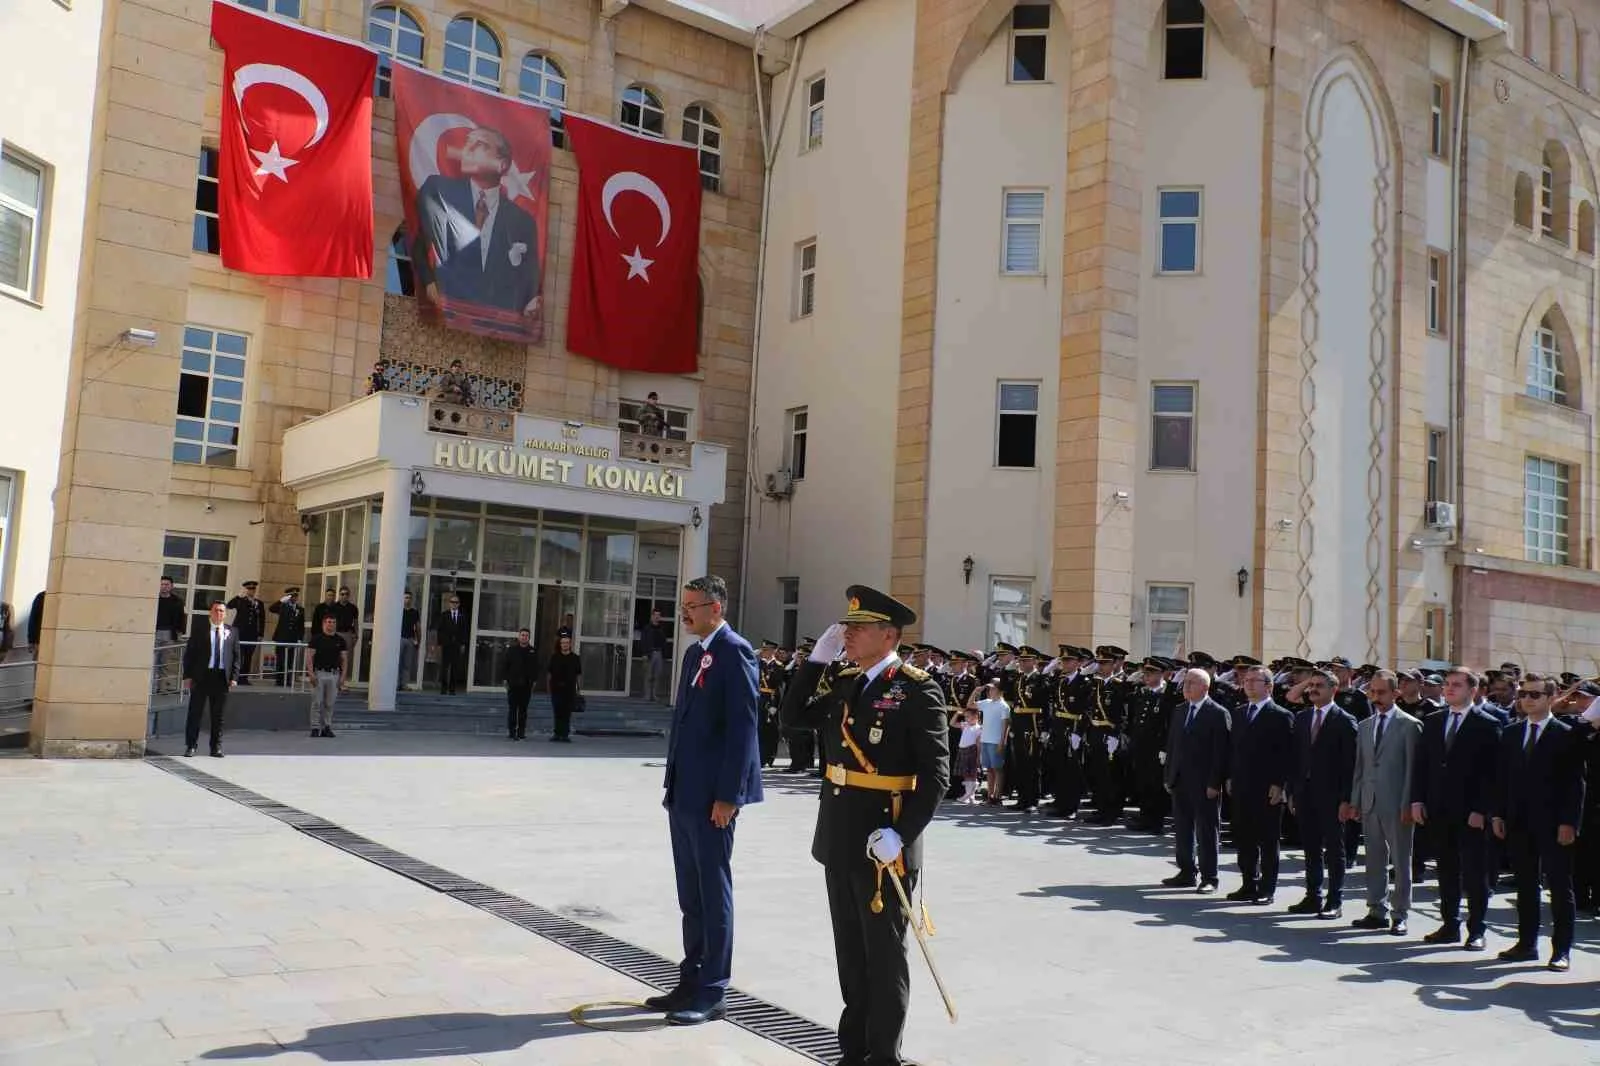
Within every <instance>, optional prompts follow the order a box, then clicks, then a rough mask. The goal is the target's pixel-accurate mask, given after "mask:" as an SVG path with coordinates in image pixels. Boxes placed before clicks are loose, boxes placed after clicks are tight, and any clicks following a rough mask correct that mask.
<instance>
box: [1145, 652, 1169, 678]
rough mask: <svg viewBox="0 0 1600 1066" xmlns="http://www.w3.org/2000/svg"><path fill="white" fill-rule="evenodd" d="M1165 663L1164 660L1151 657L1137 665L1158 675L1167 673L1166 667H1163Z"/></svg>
mask: <svg viewBox="0 0 1600 1066" xmlns="http://www.w3.org/2000/svg"><path fill="white" fill-rule="evenodd" d="M1165 662H1166V660H1164V659H1162V658H1160V657H1158V656H1155V655H1152V656H1150V658H1148V659H1146V660H1145V661H1144V662H1142V663H1140V664H1139V665H1140V666H1142V667H1144V668H1145V669H1146V670H1154V671H1155V672H1156V673H1158V674H1164V673H1166V672H1167V667H1166V666H1165V665H1164V664H1165Z"/></svg>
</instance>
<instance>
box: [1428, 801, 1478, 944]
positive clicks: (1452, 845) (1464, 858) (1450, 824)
mask: <svg viewBox="0 0 1600 1066" xmlns="http://www.w3.org/2000/svg"><path fill="white" fill-rule="evenodd" d="M1427 825H1428V826H1429V827H1431V829H1432V830H1433V832H1432V834H1431V835H1432V837H1433V850H1434V854H1435V856H1436V857H1437V859H1438V867H1439V917H1440V918H1441V919H1443V920H1444V924H1446V925H1457V926H1458V925H1460V924H1461V897H1462V896H1466V898H1467V933H1468V934H1469V935H1471V936H1482V935H1483V929H1484V912H1486V911H1487V910H1488V909H1489V843H1488V834H1487V833H1485V832H1484V831H1483V830H1482V829H1473V828H1472V827H1471V826H1469V825H1467V822H1466V818H1465V817H1464V816H1461V815H1450V816H1446V817H1442V818H1439V819H1438V820H1437V821H1436V820H1434V819H1433V818H1431V817H1430V818H1429V819H1428V822H1427Z"/></svg>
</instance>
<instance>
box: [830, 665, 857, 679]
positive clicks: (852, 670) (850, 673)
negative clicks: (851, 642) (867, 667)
mask: <svg viewBox="0 0 1600 1066" xmlns="http://www.w3.org/2000/svg"><path fill="white" fill-rule="evenodd" d="M860 672H861V667H859V666H847V667H845V668H844V669H843V670H840V671H839V672H838V673H837V674H835V675H834V676H835V677H854V676H855V675H857V674H859V673H860Z"/></svg>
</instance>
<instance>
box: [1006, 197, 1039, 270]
mask: <svg viewBox="0 0 1600 1066" xmlns="http://www.w3.org/2000/svg"><path fill="white" fill-rule="evenodd" d="M1003 210H1004V212H1005V222H1004V226H1003V233H1002V235H1001V244H1002V251H1001V256H1002V258H1001V262H1000V269H1001V271H1003V272H1004V273H1007V274H1042V273H1044V191H1043V190H1041V189H1007V190H1006V191H1005V197H1004V207H1003Z"/></svg>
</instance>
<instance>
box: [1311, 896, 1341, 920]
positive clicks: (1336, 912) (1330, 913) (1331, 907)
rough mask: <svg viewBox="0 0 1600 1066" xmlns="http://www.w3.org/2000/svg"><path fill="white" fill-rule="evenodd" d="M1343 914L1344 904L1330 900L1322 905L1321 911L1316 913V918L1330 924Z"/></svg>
mask: <svg viewBox="0 0 1600 1066" xmlns="http://www.w3.org/2000/svg"><path fill="white" fill-rule="evenodd" d="M1343 914H1344V904H1343V903H1340V902H1339V901H1338V900H1336V899H1330V900H1329V901H1328V902H1327V903H1324V904H1323V905H1322V909H1321V910H1320V911H1318V912H1317V917H1318V918H1321V919H1322V920H1323V921H1325V922H1330V921H1332V920H1333V919H1335V918H1338V917H1340V916H1341V915H1343Z"/></svg>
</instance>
